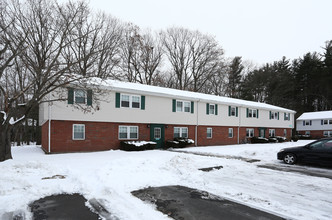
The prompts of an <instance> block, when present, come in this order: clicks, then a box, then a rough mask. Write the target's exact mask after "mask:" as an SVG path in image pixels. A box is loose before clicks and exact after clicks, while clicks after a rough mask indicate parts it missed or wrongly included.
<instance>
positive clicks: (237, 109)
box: [236, 107, 239, 117]
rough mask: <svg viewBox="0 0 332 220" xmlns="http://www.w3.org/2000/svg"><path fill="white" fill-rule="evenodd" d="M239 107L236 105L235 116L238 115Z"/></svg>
mask: <svg viewBox="0 0 332 220" xmlns="http://www.w3.org/2000/svg"><path fill="white" fill-rule="evenodd" d="M238 112H239V108H238V107H236V117H237V116H238Z"/></svg>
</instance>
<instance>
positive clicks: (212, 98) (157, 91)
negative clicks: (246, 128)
mask: <svg viewBox="0 0 332 220" xmlns="http://www.w3.org/2000/svg"><path fill="white" fill-rule="evenodd" d="M90 82H91V84H94V85H99V86H102V87H104V88H105V89H110V90H114V91H119V92H132V93H139V94H142V95H154V96H162V97H170V98H175V99H186V100H190V101H202V102H212V103H216V104H217V103H220V104H226V105H234V106H239V107H240V106H244V107H251V108H258V109H268V110H275V111H283V112H289V113H295V111H293V110H290V109H286V108H282V107H278V106H274V105H270V104H266V103H261V102H253V101H246V100H242V99H235V98H229V97H224V96H216V95H209V94H204V93H198V92H190V91H184V90H178V89H171V88H164V87H158V86H150V85H145V84H138V83H130V82H122V81H117V80H101V79H99V78H93V79H92V80H91V81H90Z"/></svg>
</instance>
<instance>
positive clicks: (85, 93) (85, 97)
mask: <svg viewBox="0 0 332 220" xmlns="http://www.w3.org/2000/svg"><path fill="white" fill-rule="evenodd" d="M77 91H83V93H84V102H76V92H77ZM87 99H88V95H87V92H86V91H85V90H84V89H74V103H75V104H87Z"/></svg>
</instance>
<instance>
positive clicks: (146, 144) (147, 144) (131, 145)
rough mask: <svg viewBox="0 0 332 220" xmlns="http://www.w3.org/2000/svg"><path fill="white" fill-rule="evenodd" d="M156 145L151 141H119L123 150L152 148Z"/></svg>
mask: <svg viewBox="0 0 332 220" xmlns="http://www.w3.org/2000/svg"><path fill="white" fill-rule="evenodd" d="M156 146H157V143H156V142H153V141H121V144H120V149H121V150H124V151H143V150H152V149H155V148H156Z"/></svg>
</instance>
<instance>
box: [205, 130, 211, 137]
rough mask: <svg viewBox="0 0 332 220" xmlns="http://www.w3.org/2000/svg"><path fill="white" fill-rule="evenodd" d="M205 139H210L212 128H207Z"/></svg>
mask: <svg viewBox="0 0 332 220" xmlns="http://www.w3.org/2000/svg"><path fill="white" fill-rule="evenodd" d="M206 137H207V138H212V128H207V129H206Z"/></svg>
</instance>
